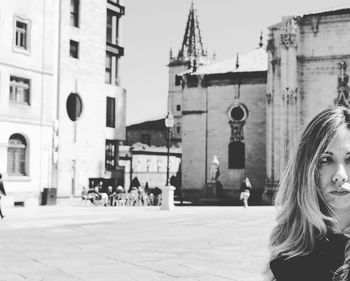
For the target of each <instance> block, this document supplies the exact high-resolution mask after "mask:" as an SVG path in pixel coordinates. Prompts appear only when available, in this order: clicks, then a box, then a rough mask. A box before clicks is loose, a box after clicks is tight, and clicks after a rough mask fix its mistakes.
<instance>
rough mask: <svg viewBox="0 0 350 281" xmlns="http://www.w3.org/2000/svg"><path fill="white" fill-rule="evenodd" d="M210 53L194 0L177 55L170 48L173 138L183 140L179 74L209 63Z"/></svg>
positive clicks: (170, 101)
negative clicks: (200, 26)
mask: <svg viewBox="0 0 350 281" xmlns="http://www.w3.org/2000/svg"><path fill="white" fill-rule="evenodd" d="M207 57H208V54H207V51H205V49H204V47H203V42H202V36H201V32H200V29H199V23H198V17H197V10H196V9H195V7H194V1H192V3H191V8H190V11H189V14H188V18H187V23H186V29H185V34H184V36H183V40H182V45H181V48H180V50H179V51H178V52H177V54H176V55H174V54H173V50H172V49H170V55H169V64H168V67H169V90H168V112H172V113H173V115H174V119H175V123H174V127H173V130H172V136H171V138H172V140H173V141H175V142H176V141H178V142H181V134H182V127H181V119H182V109H183V108H182V81H181V78H180V77H179V76H177V74H180V73H183V72H185V71H191V72H194V71H196V69H197V67H198V66H199V65H201V64H205V63H208V59H207Z"/></svg>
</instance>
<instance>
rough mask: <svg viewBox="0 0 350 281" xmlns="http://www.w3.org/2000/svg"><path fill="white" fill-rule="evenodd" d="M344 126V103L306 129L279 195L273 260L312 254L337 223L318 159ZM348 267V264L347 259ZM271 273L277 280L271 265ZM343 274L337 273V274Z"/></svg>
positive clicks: (348, 119)
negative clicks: (322, 184)
mask: <svg viewBox="0 0 350 281" xmlns="http://www.w3.org/2000/svg"><path fill="white" fill-rule="evenodd" d="M342 128H350V111H349V110H348V109H347V108H345V107H342V106H332V107H329V108H327V109H325V110H323V111H322V112H320V113H319V114H317V115H316V116H315V117H314V118H313V119H312V120H311V121H310V122H309V123H308V125H307V126H306V128H305V129H304V131H303V132H302V134H301V136H300V139H299V142H298V144H297V147H296V150H295V152H294V153H293V154H292V155H293V156H292V157H291V158H290V160H289V162H288V163H287V166H286V168H285V171H284V173H283V175H282V177H281V179H280V184H279V189H278V192H277V194H276V198H275V206H276V207H277V209H278V213H277V217H276V226H275V227H274V228H273V230H272V233H271V236H270V245H269V248H270V261H271V260H273V259H276V258H278V257H281V256H286V257H295V256H302V255H307V254H309V253H310V252H311V251H312V250H313V248H314V244H315V240H317V239H318V238H320V237H322V236H323V235H325V234H326V233H327V231H333V230H334V228H335V227H336V224H337V222H336V220H335V219H334V212H333V210H332V208H331V207H330V206H329V205H328V204H327V203H326V201H325V200H324V198H323V196H322V193H321V189H320V188H319V184H318V178H319V176H318V163H319V157H320V154H321V153H323V152H324V151H325V150H326V149H327V147H328V146H329V145H330V143H331V142H332V141H333V139H334V137H335V136H336V134H337V133H338V132H339V131H340V130H341V129H342ZM346 248H347V249H349V250H348V252H349V254H348V256H349V258H348V259H346V262H349V260H350V246H347V247H346ZM346 252H347V250H346V251H345V253H346ZM346 256H347V254H346ZM345 268H348V267H347V266H346V265H345V263H344V267H343V269H345ZM340 271H342V272H344V270H342V269H340ZM338 273H339V272H338ZM267 274H268V275H269V277H268V279H269V280H275V279H274V277H273V276H272V273H271V271H270V268H269V267H268V269H267ZM340 275H341V274H340V273H339V274H337V278H338V277H339V276H340ZM344 278H346V277H344V276H341V279H337V280H346V279H344Z"/></svg>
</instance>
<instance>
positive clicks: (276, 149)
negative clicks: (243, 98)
mask: <svg viewBox="0 0 350 281" xmlns="http://www.w3.org/2000/svg"><path fill="white" fill-rule="evenodd" d="M349 28H350V7H342V8H338V9H332V10H325V11H318V12H314V13H308V14H304V15H299V16H294V17H285V18H283V19H282V21H281V22H279V23H277V24H275V25H273V26H270V27H269V31H270V34H269V40H268V45H267V52H268V74H267V77H268V79H267V91H266V102H267V112H266V117H267V119H266V124H267V127H266V136H267V142H266V167H267V170H266V189H265V195H266V196H265V198H266V199H267V201H270V200H271V197H272V195H273V194H274V192H275V190H276V188H277V185H278V179H279V177H280V175H281V172H282V171H283V169H284V167H285V164H286V162H287V160H288V155H289V153H290V151H291V149H292V146H293V141H294V139H295V137H296V136H297V135H298V133H299V132H300V129H301V128H302V127H303V126H304V125H305V124H306V123H307V122H308V121H309V120H310V119H311V118H312V116H313V115H315V114H316V113H317V112H319V111H321V110H322V109H324V108H326V107H328V106H330V105H333V104H344V105H346V106H349V86H348V82H349V76H348V74H347V73H348V71H347V66H348V65H349V63H350V47H349V46H350V34H349V32H348V30H349Z"/></svg>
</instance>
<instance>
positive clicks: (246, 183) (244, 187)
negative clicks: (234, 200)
mask: <svg viewBox="0 0 350 281" xmlns="http://www.w3.org/2000/svg"><path fill="white" fill-rule="evenodd" d="M251 189H252V184H251V183H250V180H249V179H248V178H245V179H244V180H243V182H242V184H241V194H240V196H239V200H241V201H243V205H244V208H248V199H249V197H250V190H251Z"/></svg>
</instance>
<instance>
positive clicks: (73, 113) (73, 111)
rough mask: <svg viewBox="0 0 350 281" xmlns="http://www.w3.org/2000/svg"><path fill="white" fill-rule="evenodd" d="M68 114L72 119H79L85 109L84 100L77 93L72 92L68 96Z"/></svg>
mask: <svg viewBox="0 0 350 281" xmlns="http://www.w3.org/2000/svg"><path fill="white" fill-rule="evenodd" d="M66 106H67V114H68V117H69V119H70V120H72V121H77V120H78V119H79V117H80V115H81V112H82V109H83V102H82V100H81V98H80V96H79V95H78V94H76V93H71V94H70V95H69V96H68V98H67V104H66Z"/></svg>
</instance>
